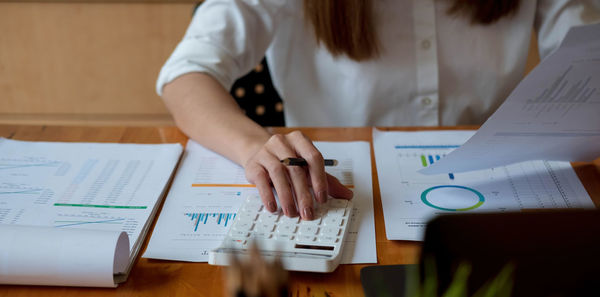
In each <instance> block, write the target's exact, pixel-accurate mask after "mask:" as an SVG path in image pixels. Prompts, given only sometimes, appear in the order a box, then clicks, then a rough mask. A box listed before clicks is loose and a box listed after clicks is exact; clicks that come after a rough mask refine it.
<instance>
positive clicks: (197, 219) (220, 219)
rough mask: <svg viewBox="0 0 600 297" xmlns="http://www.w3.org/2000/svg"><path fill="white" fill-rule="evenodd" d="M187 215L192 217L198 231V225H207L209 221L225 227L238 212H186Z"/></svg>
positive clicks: (191, 219)
mask: <svg viewBox="0 0 600 297" xmlns="http://www.w3.org/2000/svg"><path fill="white" fill-rule="evenodd" d="M185 216H187V217H188V218H190V221H191V222H192V224H193V226H194V232H196V231H198V226H199V225H200V224H203V225H206V224H209V223H214V224H217V225H222V226H223V227H227V225H228V224H229V222H230V221H232V220H233V219H235V216H236V213H199V212H197V213H186V214H185ZM209 219H210V221H209Z"/></svg>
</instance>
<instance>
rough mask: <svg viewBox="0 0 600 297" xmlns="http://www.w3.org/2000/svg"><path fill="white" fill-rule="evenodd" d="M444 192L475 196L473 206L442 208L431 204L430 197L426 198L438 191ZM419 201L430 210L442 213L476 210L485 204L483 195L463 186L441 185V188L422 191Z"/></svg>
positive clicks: (436, 187)
mask: <svg viewBox="0 0 600 297" xmlns="http://www.w3.org/2000/svg"><path fill="white" fill-rule="evenodd" d="M445 190H453V191H454V192H456V191H457V190H458V191H466V192H467V193H468V194H470V195H473V194H474V195H475V196H474V198H475V200H477V201H476V203H475V204H473V205H470V206H465V207H460V208H459V207H455V208H450V207H443V206H440V205H436V204H434V203H432V202H431V201H430V200H431V199H430V197H429V198H428V196H430V195H431V194H432V193H435V192H439V191H445ZM421 201H423V203H424V204H425V205H427V206H429V207H431V208H435V209H438V210H444V211H469V210H473V209H476V208H478V207H480V206H481V205H483V203H484V202H485V198H484V197H483V194H481V193H480V192H479V191H477V190H475V189H472V188H469V187H465V186H458V185H441V186H435V187H431V188H428V189H427V190H425V191H423V193H421Z"/></svg>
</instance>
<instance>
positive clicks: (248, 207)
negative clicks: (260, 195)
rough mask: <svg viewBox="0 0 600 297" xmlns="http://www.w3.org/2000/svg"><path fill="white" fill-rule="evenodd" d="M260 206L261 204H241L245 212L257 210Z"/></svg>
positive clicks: (260, 208) (261, 206) (259, 209)
mask: <svg viewBox="0 0 600 297" xmlns="http://www.w3.org/2000/svg"><path fill="white" fill-rule="evenodd" d="M262 208H263V205H262V204H246V205H244V206H243V208H242V210H243V211H247V212H259V211H261V210H262Z"/></svg>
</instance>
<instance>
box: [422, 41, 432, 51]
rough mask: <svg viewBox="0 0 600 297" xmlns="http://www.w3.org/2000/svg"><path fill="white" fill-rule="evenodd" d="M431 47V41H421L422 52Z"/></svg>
mask: <svg viewBox="0 0 600 297" xmlns="http://www.w3.org/2000/svg"><path fill="white" fill-rule="evenodd" d="M430 47H431V41H429V39H425V40H423V41H421V48H422V49H424V50H428V49H429V48H430Z"/></svg>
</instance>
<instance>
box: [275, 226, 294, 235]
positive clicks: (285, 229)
mask: <svg viewBox="0 0 600 297" xmlns="http://www.w3.org/2000/svg"><path fill="white" fill-rule="evenodd" d="M275 231H276V232H277V233H278V234H292V233H294V232H296V225H291V224H281V225H278V226H277V230H275Z"/></svg>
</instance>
